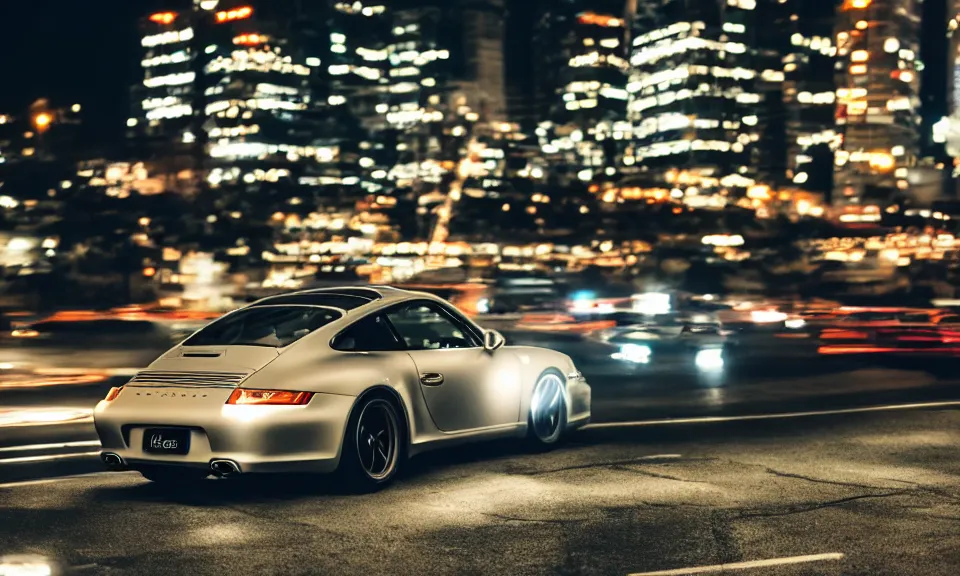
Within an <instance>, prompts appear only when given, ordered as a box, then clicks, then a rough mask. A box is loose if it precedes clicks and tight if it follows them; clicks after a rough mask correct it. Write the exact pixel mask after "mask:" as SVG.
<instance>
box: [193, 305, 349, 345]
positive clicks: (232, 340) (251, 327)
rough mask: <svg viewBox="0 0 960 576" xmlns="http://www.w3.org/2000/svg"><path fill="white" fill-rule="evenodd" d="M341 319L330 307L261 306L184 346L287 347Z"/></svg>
mask: <svg viewBox="0 0 960 576" xmlns="http://www.w3.org/2000/svg"><path fill="white" fill-rule="evenodd" d="M338 318H340V313H339V312H337V311H336V310H330V309H329V308H315V307H312V306H257V307H252V308H244V309H243V310H239V311H237V312H234V313H233V314H228V315H226V316H224V317H223V318H220V319H219V320H217V321H216V322H214V323H213V324H210V325H209V326H207V327H206V328H204V329H203V330H200V331H199V332H197V333H196V334H194V335H193V336H191V337H190V338H189V339H187V341H186V342H184V343H183V345H184V346H266V347H270V348H283V347H285V346H289V345H290V344H293V343H294V342H296V341H297V340H299V339H301V338H303V337H304V336H306V335H307V334H310V333H311V332H313V331H315V330H319V329H320V328H322V327H324V326H326V325H327V324H329V323H330V322H333V321H334V320H336V319H338Z"/></svg>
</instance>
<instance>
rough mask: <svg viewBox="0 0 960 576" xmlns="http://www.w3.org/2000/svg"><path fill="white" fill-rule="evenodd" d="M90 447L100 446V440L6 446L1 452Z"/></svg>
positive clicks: (0, 449)
mask: <svg viewBox="0 0 960 576" xmlns="http://www.w3.org/2000/svg"><path fill="white" fill-rule="evenodd" d="M90 446H100V441H99V440H82V441H78V442H58V443H54V444H26V445H23V446H4V447H2V448H0V452H39V451H41V450H54V449H56V448H81V447H83V448H87V447H90Z"/></svg>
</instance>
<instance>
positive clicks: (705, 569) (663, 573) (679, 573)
mask: <svg viewBox="0 0 960 576" xmlns="http://www.w3.org/2000/svg"><path fill="white" fill-rule="evenodd" d="M843 558H844V555H843V554H842V553H841V552H831V553H829V554H811V555H809V556H790V557H788V558H771V559H769V560H752V561H749V562H733V563H731V564H714V565H713V566H696V567H693V568H677V569H675V570H658V571H656V572H635V573H633V574H628V576H685V575H687V574H718V573H721V572H728V571H730V570H750V569H751V568H770V567H773V566H788V565H790V564H806V563H809V562H826V561H830V560H843Z"/></svg>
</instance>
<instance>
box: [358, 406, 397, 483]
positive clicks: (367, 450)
mask: <svg viewBox="0 0 960 576" xmlns="http://www.w3.org/2000/svg"><path fill="white" fill-rule="evenodd" d="M397 432H398V425H397V413H396V411H395V410H394V408H393V406H391V405H390V403H389V402H387V401H385V400H379V399H377V400H372V401H370V402H369V403H368V404H367V405H366V406H364V407H363V410H362V411H361V412H360V418H359V420H358V422H357V438H356V448H357V456H358V457H359V460H360V466H361V467H362V468H363V471H364V472H365V473H366V474H367V476H369V477H370V478H371V479H372V480H382V479H384V478H387V477H389V476H390V475H391V474H392V473H393V470H394V469H395V468H396V466H397V452H398V448H399V443H398V437H399V435H398V433H397Z"/></svg>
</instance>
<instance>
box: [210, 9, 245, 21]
mask: <svg viewBox="0 0 960 576" xmlns="http://www.w3.org/2000/svg"><path fill="white" fill-rule="evenodd" d="M252 15H253V8H251V7H249V6H241V7H240V8H235V9H233V10H224V11H222V12H217V22H231V21H233V20H243V19H246V18H249V17H250V16H252Z"/></svg>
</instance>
